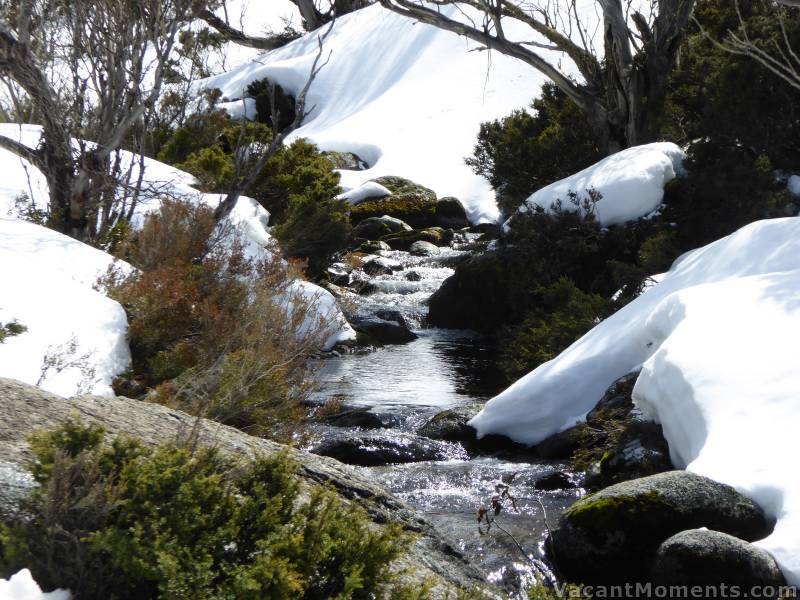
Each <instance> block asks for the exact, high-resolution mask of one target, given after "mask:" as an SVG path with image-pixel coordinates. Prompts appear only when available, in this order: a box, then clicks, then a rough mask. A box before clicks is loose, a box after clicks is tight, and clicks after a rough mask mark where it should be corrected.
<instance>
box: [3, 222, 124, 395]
mask: <svg viewBox="0 0 800 600" xmlns="http://www.w3.org/2000/svg"><path fill="white" fill-rule="evenodd" d="M113 262H114V259H113V258H112V257H111V256H109V255H108V254H105V253H104V252H101V251H100V250H97V249H95V248H92V247H90V246H87V245H86V244H83V243H81V242H78V241H76V240H74V239H72V238H69V237H67V236H65V235H62V234H60V233H57V232H55V231H53V230H51V229H47V228H46V227H42V226H40V225H34V224H33V223H28V222H25V221H20V220H17V219H8V218H0V281H2V282H3V284H2V291H1V292H0V322H2V323H8V322H11V321H14V320H17V321H18V322H19V323H21V324H22V325H24V326H25V327H27V331H25V332H24V333H22V334H20V335H18V336H14V337H9V338H6V340H5V342H4V343H2V344H0V375H2V376H3V377H12V378H14V379H19V380H20V381H24V382H26V383H30V384H34V385H37V384H39V383H40V384H41V387H42V388H43V389H45V390H47V391H50V392H53V393H55V394H60V395H62V396H71V395H73V394H75V393H79V392H84V393H94V394H100V395H110V394H113V392H112V390H111V382H112V380H113V378H114V376H116V375H118V374H119V373H121V372H122V371H124V370H125V369H126V368H127V367H128V365H129V364H130V352H129V350H128V345H127V341H126V338H125V335H126V332H127V329H128V322H127V319H126V316H125V311H124V310H123V308H122V306H120V305H119V304H118V303H117V302H115V301H114V300H111V299H109V298H107V297H106V296H105V295H104V294H103V293H101V292H99V291H96V290H94V289H93V288H92V286H93V285H94V284H95V282H96V281H97V279H98V278H99V277H101V276H102V275H104V274H105V273H106V272H107V271H108V269H109V267H110V266H111V265H112V263H113ZM120 268H121V269H122V270H123V271H124V270H126V269H129V268H130V267H129V265H125V263H120ZM48 357H49V359H50V362H52V360H53V359H57V360H59V361H60V364H53V365H51V367H50V368H49V369H47V368H46V366H47V363H48ZM40 380H41V381H40Z"/></svg>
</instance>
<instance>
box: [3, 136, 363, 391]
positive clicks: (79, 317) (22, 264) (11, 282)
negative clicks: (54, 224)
mask: <svg viewBox="0 0 800 600" xmlns="http://www.w3.org/2000/svg"><path fill="white" fill-rule="evenodd" d="M0 133H2V134H4V135H8V136H11V137H14V138H16V139H18V140H20V141H21V142H23V143H25V144H27V145H29V146H31V147H35V146H36V144H37V143H38V140H39V137H40V135H41V129H40V128H39V127H38V126H30V125H24V126H21V127H20V126H16V125H9V124H0ZM125 158H126V160H132V156H131V155H129V154H126V155H125ZM0 168H1V169H2V172H3V179H2V182H0V281H2V282H3V283H2V286H1V287H0V323H8V322H12V321H14V320H16V321H18V322H19V323H21V324H22V325H24V326H25V327H27V330H26V331H25V332H23V333H22V334H20V335H18V336H14V337H10V338H7V339H6V341H5V342H4V343H3V344H0V375H1V376H4V377H13V378H15V379H19V380H21V381H25V382H26V383H31V384H34V385H41V387H42V388H43V389H46V390H48V391H50V392H53V393H56V394H60V395H62V396H71V395H73V394H76V393H87V392H88V393H94V394H101V395H106V394H111V393H112V390H111V382H112V380H113V378H114V377H115V376H116V375H119V374H120V373H122V372H123V371H124V370H125V369H126V368H127V367H128V366H129V364H130V352H129V350H128V346H127V341H126V333H127V328H128V324H127V318H126V316H125V312H124V310H123V309H122V307H121V306H120V305H119V304H118V303H117V302H115V301H113V300H110V299H109V298H107V297H106V296H105V295H104V294H103V293H102V292H100V291H97V290H95V289H94V287H95V284H96V283H97V280H98V278H99V277H101V276H102V275H104V274H105V273H107V271H108V269H109V266H110V265H111V264H112V263H113V262H114V260H113V258H112V257H111V256H110V255H108V254H106V253H104V252H101V251H100V250H97V249H95V248H92V247H90V246H87V245H86V244H83V243H81V242H78V241H76V240H74V239H72V238H69V237H67V236H64V235H62V234H60V233H57V232H55V231H53V230H51V229H47V228H46V227H42V226H40V225H35V224H33V223H29V222H27V221H23V220H20V219H19V218H18V217H19V214H18V209H17V206H16V202H17V199H18V198H19V197H20V196H21V194H23V193H24V194H26V195H27V196H28V197H29V199H31V200H32V201H33V203H34V206H36V207H38V208H40V209H41V208H43V207H45V206H46V203H47V197H48V188H47V182H46V180H45V178H44V177H43V176H42V174H41V173H40V172H39V171H38V170H37V169H36V168H34V167H32V166H31V165H29V164H27V163H25V161H22V160H20V159H19V158H18V157H17V156H15V155H13V154H11V153H10V152H8V151H5V150H0ZM145 180H146V182H147V183H148V184H149V185H150V186H151V187H152V188H154V189H157V190H162V191H164V192H168V193H169V195H170V196H173V197H175V196H178V197H182V198H184V199H186V200H188V201H192V202H198V203H204V204H208V205H209V206H216V205H217V203H218V202H219V201H220V196H219V195H217V194H201V193H200V192H198V191H197V190H196V189H194V188H193V187H192V184H193V183H194V178H193V177H192V175H190V174H189V173H185V172H183V171H179V170H177V169H174V168H172V167H170V166H169V165H166V164H164V163H160V162H158V161H156V160H150V159H148V160H146V161H145ZM159 206H160V200H159V197H158V195H155V196H154V197H153V199H151V200H150V201H146V202H143V203H142V204H140V205H139V206H138V208H137V210H136V213H135V218H134V225H137V224H140V223H141V222H142V221H143V218H144V216H145V215H146V214H147V213H148V212H151V211H153V210H157V209H158V207H159ZM228 218H229V220H230V222H231V223H232V224H233V225H234V228H235V231H237V232H239V233H241V236H240V237H241V238H242V239H243V240H244V241H245V242H246V245H245V247H244V250H245V253H246V255H247V256H248V257H250V258H254V259H258V258H262V257H266V256H268V255H271V254H273V253H274V252H275V251H276V248H275V245H274V242H273V240H272V238H271V236H270V234H269V232H268V230H267V224H268V220H269V213H268V212H267V211H266V210H265V209H264V208H263V207H262V206H261V205H259V204H258V203H257V202H256V201H255V200H253V199H251V198H247V197H242V198H240V200H239V202H238V204H237V205H236V207H235V208H234V210H233V211H232V213H231V215H230V216H229V217H228ZM117 265H118V267H120V268H122V269H123V270H127V269H130V268H131V267H130V266H129V265H125V264H124V263H119V262H118V263H117ZM289 295H290V297H291V298H292V299H293V298H295V297H297V298H302V299H303V300H304V301H306V302H310V303H311V304H312V305H313V307H314V311H313V312H312V315H313V316H310V317H309V319H310V320H308V322H307V323H305V324H304V325H303V327H305V328H306V329H308V328H310V327H312V323H313V326H315V327H316V326H324V327H325V328H326V329H327V332H326V333H328V335H327V339H326V341H325V344H324V348H323V349H324V350H329V349H330V348H331V347H333V345H335V344H336V343H337V342H340V341H346V340H351V339H354V338H355V331H353V329H352V328H351V327H350V325H349V324H348V323H347V321H346V320H345V319H344V316H343V315H342V313H341V311H340V310H339V309H338V307H337V305H336V302H335V300H334V298H333V296H332V295H331V294H330V293H329V292H328V291H327V290H324V289H323V288H320V287H319V286H316V285H314V284H312V283H308V282H300V281H298V282H296V283H295V284H294V285H293V286H292V288H291V290H290V292H289ZM300 333H303V332H300Z"/></svg>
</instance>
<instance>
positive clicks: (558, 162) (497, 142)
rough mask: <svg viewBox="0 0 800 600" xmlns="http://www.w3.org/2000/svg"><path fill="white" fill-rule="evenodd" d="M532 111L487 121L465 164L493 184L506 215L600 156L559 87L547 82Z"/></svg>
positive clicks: (587, 129)
mask: <svg viewBox="0 0 800 600" xmlns="http://www.w3.org/2000/svg"><path fill="white" fill-rule="evenodd" d="M531 108H532V113H530V112H526V111H523V110H518V111H514V112H513V113H511V114H510V115H509V116H507V117H505V118H504V119H502V120H499V121H492V122H488V123H483V124H482V125H481V128H480V133H479V134H478V143H477V145H476V146H475V150H474V153H473V156H472V157H471V158H468V159H467V161H466V162H467V164H468V165H469V166H470V167H472V169H473V171H475V173H477V174H478V175H482V176H483V177H485V178H486V179H488V180H489V183H491V185H492V187H493V188H494V189H495V190H496V191H497V203H498V206H499V207H500V210H501V212H502V213H503V214H504V215H506V216H510V215H511V214H513V213H514V212H515V211H516V209H517V208H518V207H519V206H520V205H521V204H522V202H523V201H524V200H525V199H526V198H527V197H528V196H530V195H531V194H532V193H533V192H535V191H536V190H538V189H539V188H542V187H544V186H545V185H548V184H550V183H552V182H553V181H557V180H559V179H563V178H564V177H567V176H568V175H571V174H572V173H575V172H576V171H580V170H581V169H583V168H585V167H588V166H589V165H591V164H592V163H595V162H597V161H598V160H600V159H601V158H602V154H601V153H600V151H599V150H598V148H597V145H596V144H595V143H594V141H593V140H594V134H593V133H592V131H591V129H590V127H589V124H588V122H587V120H586V118H585V116H584V114H583V112H582V111H581V110H580V109H579V108H578V107H577V106H576V105H575V103H574V102H572V101H571V100H570V99H569V98H567V96H566V95H565V94H564V93H563V92H562V91H560V90H559V89H558V88H557V87H556V86H555V85H553V84H551V83H546V84H545V85H544V86H543V87H542V95H541V97H539V98H537V99H536V100H534V101H533V104H532V105H531Z"/></svg>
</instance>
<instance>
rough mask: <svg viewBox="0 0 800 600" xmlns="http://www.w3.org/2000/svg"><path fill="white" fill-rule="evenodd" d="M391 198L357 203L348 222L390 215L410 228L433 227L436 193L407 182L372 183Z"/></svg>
mask: <svg viewBox="0 0 800 600" xmlns="http://www.w3.org/2000/svg"><path fill="white" fill-rule="evenodd" d="M373 181H374V182H375V183H377V184H379V185H382V186H383V187H385V188H386V189H387V190H389V191H390V192H391V193H392V195H391V196H385V197H383V198H376V199H370V200H365V201H363V202H359V203H358V205H356V206H353V207H351V209H350V219H351V221H352V222H353V223H358V222H360V221H362V220H364V219H367V218H370V217H377V216H380V215H391V216H393V217H397V218H399V219H402V220H403V221H405V222H407V223H409V224H410V225H411V226H412V227H431V226H433V225H436V193H435V192H434V191H433V190H430V189H428V188H426V187H423V186H421V185H419V184H417V183H414V182H413V181H409V180H408V179H403V178H402V177H394V176H386V177H379V178H378V179H374V180H373Z"/></svg>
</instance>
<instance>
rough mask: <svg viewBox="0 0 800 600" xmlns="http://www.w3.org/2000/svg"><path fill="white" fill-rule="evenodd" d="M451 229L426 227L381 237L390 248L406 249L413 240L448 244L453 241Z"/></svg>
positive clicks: (439, 244) (440, 244)
mask: <svg viewBox="0 0 800 600" xmlns="http://www.w3.org/2000/svg"><path fill="white" fill-rule="evenodd" d="M453 235H454V234H453V231H452V229H442V228H441V227H428V228H426V229H420V230H417V231H401V232H398V233H392V234H390V235H386V236H384V237H382V238H381V240H380V241H382V242H386V243H387V244H389V246H391V248H392V250H406V251H407V250H408V249H409V248H411V246H412V245H413V244H414V242H428V243H430V244H433V245H434V246H448V245H450V243H451V242H452V241H453Z"/></svg>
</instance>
